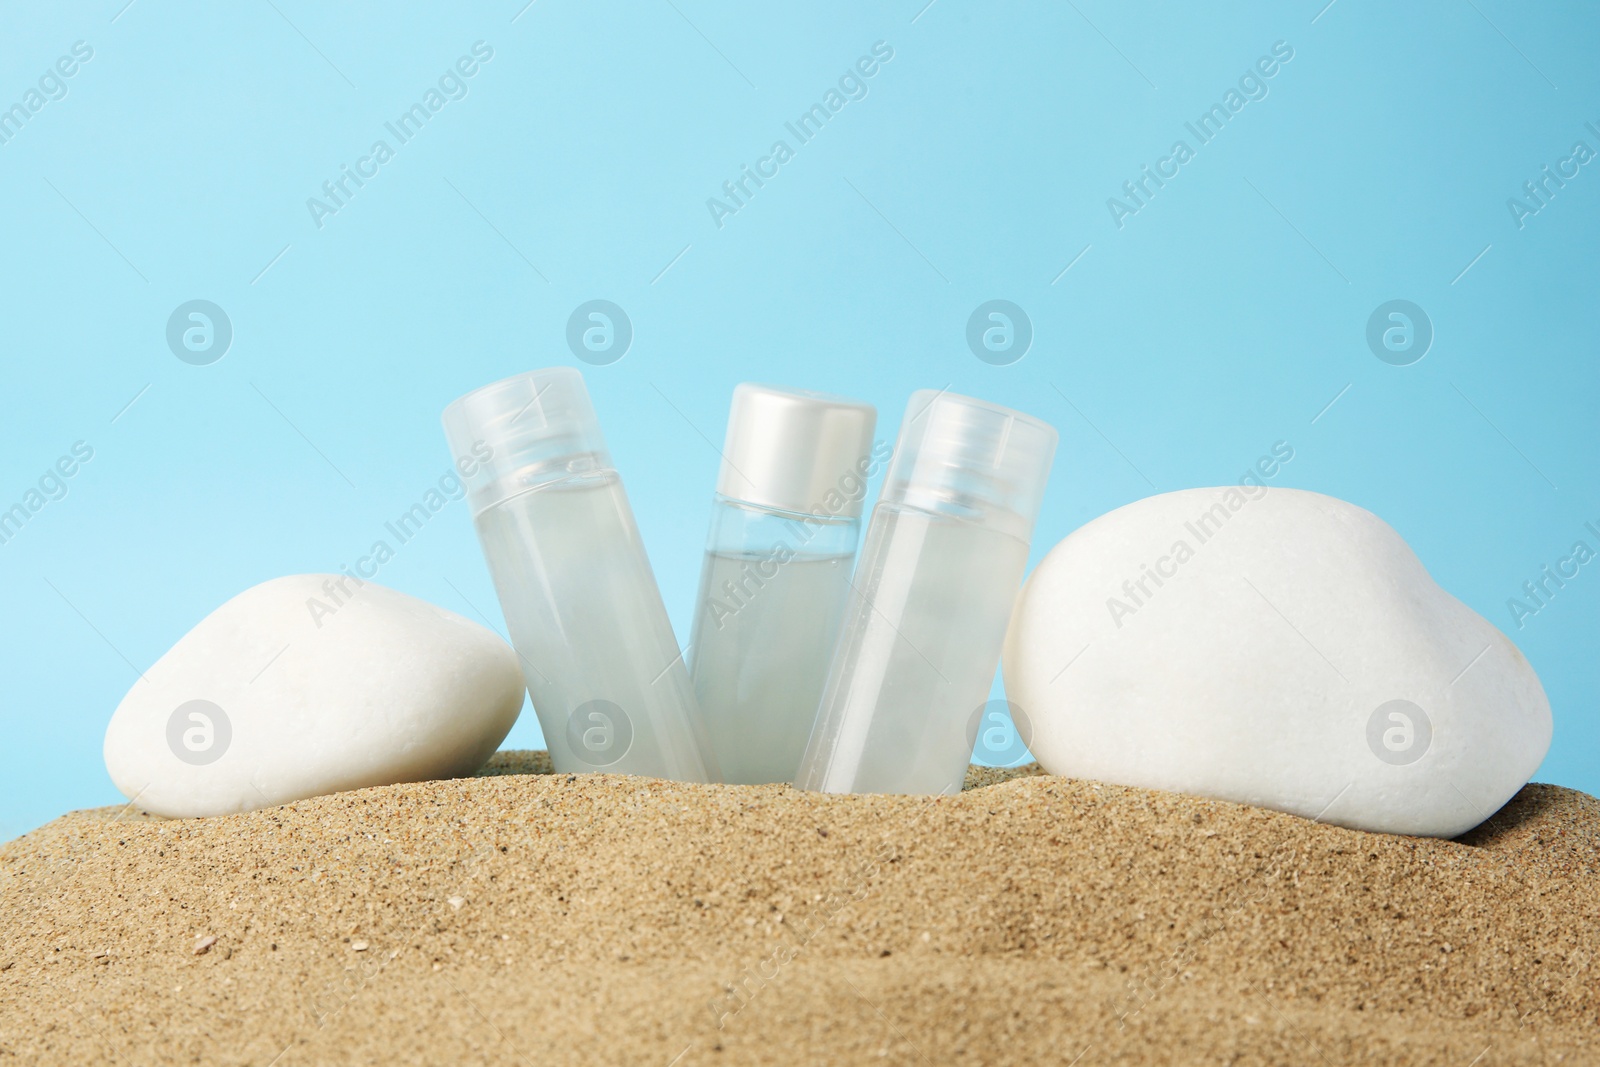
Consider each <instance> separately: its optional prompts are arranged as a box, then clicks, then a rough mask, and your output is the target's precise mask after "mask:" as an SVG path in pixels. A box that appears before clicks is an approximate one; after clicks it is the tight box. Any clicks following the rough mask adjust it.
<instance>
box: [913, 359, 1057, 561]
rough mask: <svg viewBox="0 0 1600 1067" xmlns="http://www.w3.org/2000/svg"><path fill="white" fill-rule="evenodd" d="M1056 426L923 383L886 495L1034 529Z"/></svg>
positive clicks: (1027, 532)
mask: <svg viewBox="0 0 1600 1067" xmlns="http://www.w3.org/2000/svg"><path fill="white" fill-rule="evenodd" d="M1056 438H1057V434H1056V431H1055V428H1054V427H1053V426H1051V425H1050V424H1049V423H1046V422H1042V421H1040V420H1039V419H1036V418H1033V417H1032V416H1030V415H1024V414H1022V412H1020V411H1012V410H1011V409H1010V408H1004V407H1001V406H1000V405H999V404H991V403H988V402H987V401H984V400H974V399H973V398H971V397H967V396H957V395H956V394H954V393H947V392H945V391H943V390H933V389H921V390H918V391H917V392H915V393H912V394H911V403H910V404H908V405H907V406H906V417H905V421H904V422H903V423H902V424H901V426H900V439H899V441H898V442H897V443H896V444H895V450H894V459H893V461H892V462H891V463H890V464H889V473H888V474H887V476H886V477H885V479H884V483H883V495H882V499H883V500H885V501H889V502H898V503H905V504H910V505H912V506H915V507H920V508H925V509H927V510H929V511H940V512H949V513H956V514H969V515H971V516H973V517H977V518H982V517H985V516H993V515H994V514H995V512H996V511H999V512H1000V513H1001V517H1003V516H1007V515H1009V516H1015V517H1016V518H1018V519H1020V520H1022V521H1021V524H1020V526H1021V529H1020V532H1021V536H1023V537H1028V536H1031V534H1032V530H1033V522H1034V519H1035V518H1037V517H1038V514H1039V505H1040V503H1041V502H1042V501H1043V499H1044V487H1045V482H1046V481H1048V480H1049V477H1050V463H1051V461H1052V460H1053V459H1054V458H1055V453H1056Z"/></svg>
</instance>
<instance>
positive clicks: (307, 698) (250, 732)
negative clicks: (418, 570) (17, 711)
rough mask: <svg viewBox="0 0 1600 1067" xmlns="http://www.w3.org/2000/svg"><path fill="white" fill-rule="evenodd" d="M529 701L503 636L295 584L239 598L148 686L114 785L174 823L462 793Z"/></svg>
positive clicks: (124, 725) (179, 648) (432, 614)
mask: <svg viewBox="0 0 1600 1067" xmlns="http://www.w3.org/2000/svg"><path fill="white" fill-rule="evenodd" d="M339 583H343V588H342V589H341V587H340V584H339ZM522 700H523V680H522V673H521V671H520V670H519V664H518V661H517V656H516V653H514V652H513V651H512V650H511V649H510V647H508V646H507V645H506V643H505V642H504V641H502V640H501V639H500V638H499V636H498V635H496V634H495V633H494V632H493V631H491V630H487V629H485V628H484V627H482V626H479V625H478V624H477V623H475V622H471V621H469V620H467V619H464V618H462V617H461V616H459V615H455V614H452V613H451V612H448V611H445V610H444V609H443V608H438V607H435V606H434V605H432V604H429V603H426V602H425V601H421V600H418V599H416V598H415V597H410V596H406V595H405V594H404V593H397V592H395V591H394V590H393V589H386V588H384V587H383V586H380V585H375V584H373V583H372V582H366V583H364V584H362V585H360V586H359V588H358V587H357V585H356V583H355V581H354V580H353V579H351V578H348V577H345V576H343V575H326V574H297V575H291V576H289V577H285V578H276V579H274V580H272V581H269V582H263V583H262V584H261V585H258V586H255V587H254V588H251V589H247V590H245V591H244V592H243V593H240V594H239V595H238V596H236V597H234V598H233V599H232V600H230V601H228V602H227V603H226V604H223V605H222V606H221V607H220V608H218V609H217V610H216V611H214V612H212V613H211V614H210V615H208V616H206V617H205V618H204V619H202V620H201V621H200V624H199V625H197V626H196V627H195V628H194V629H192V630H190V631H189V632H188V633H187V634H185V635H184V636H183V638H182V639H181V640H179V641H178V643H177V644H176V645H174V646H173V647H172V649H171V650H170V651H169V652H167V654H166V655H164V656H162V657H161V658H160V659H159V660H157V661H156V663H155V665H154V666H152V667H151V668H150V669H149V670H147V671H145V672H144V676H143V678H141V679H140V680H139V681H137V682H135V683H134V685H133V688H132V689H130V690H129V691H128V695H127V696H126V697H124V698H123V700H122V703H121V704H120V705H119V706H118V707H117V710H116V712H115V714H113V715H112V717H111V724H110V726H108V727H107V728H106V740H105V760H106V769H107V770H108V771H110V773H111V780H112V781H113V782H115V783H116V786H117V788H118V789H120V790H122V792H123V794H124V795H125V796H127V797H128V798H129V800H131V801H133V802H134V804H135V805H137V806H138V807H140V808H142V809H144V810H146V811H151V812H154V813H156V814H158V815H169V816H192V815H221V814H225V813H228V812H236V811H249V810H251V809H254V808H263V807H268V806H270V805H274V804H285V803H289V802H290V801H295V800H301V799H304V798H306V797H312V796H319V795H321V794H324V793H333V792H338V791H340V790H346V789H360V788H364V787H366V786H374V785H389V784H393V783H396V782H414V781H422V780H425V779H430V778H450V777H460V776H464V775H469V774H471V773H472V772H474V771H475V770H477V769H478V768H479V767H481V766H482V765H483V764H484V762H485V761H486V760H488V758H489V756H490V755H491V754H492V753H493V752H494V751H495V749H496V748H498V747H499V745H500V742H501V741H502V740H503V739H504V738H505V736H506V733H507V732H508V731H509V730H510V729H511V726H512V724H513V723H515V722H516V720H517V715H518V714H519V713H520V711H521V710H522ZM191 702H198V703H191Z"/></svg>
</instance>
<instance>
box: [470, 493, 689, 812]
mask: <svg viewBox="0 0 1600 1067" xmlns="http://www.w3.org/2000/svg"><path fill="white" fill-rule="evenodd" d="M474 522H475V525H476V526H477V531H478V537H479V541H480V543H481V544H482V546H483V552H484V556H485V558H486V559H487V560H488V563H489V570H490V573H491V575H492V577H493V579H494V585H495V590H496V592H497V593H498V595H499V598H500V606H501V608H502V610H503V611H504V612H505V617H506V625H507V626H508V627H509V629H510V633H511V643H512V645H513V646H514V647H515V648H516V650H517V653H518V658H519V659H521V661H522V668H523V675H524V677H525V678H526V679H527V683H528V692H529V694H530V696H531V697H532V699H533V707H534V712H535V713H536V714H537V715H538V717H539V725H540V727H541V729H542V730H543V731H544V737H545V743H546V745H547V746H548V747H549V750H550V759H551V762H552V763H553V764H554V766H555V769H556V770H557V771H559V772H580V771H605V772H610V773H618V774H638V775H648V776H651V777H657V778H672V779H677V780H679V781H695V782H705V781H713V780H715V777H716V774H715V770H714V768H712V767H708V766H707V763H706V760H705V756H704V753H705V751H706V749H705V748H704V746H705V740H706V739H705V736H704V727H703V725H702V724H701V722H700V720H699V712H698V709H697V707H696V705H695V700H694V693H693V689H692V687H691V685H690V683H689V676H688V670H687V668H686V667H685V665H684V663H683V658H682V656H681V654H680V653H679V651H678V645H677V640H676V638H675V637H674V636H673V633H672V624H671V622H670V621H669V620H668V618H667V611H666V606H665V605H664V604H663V603H662V600H661V594H660V591H659V589H658V587H657V585H656V581H655V577H654V574H653V573H652V571H651V569H650V561H649V559H648V557H647V556H646V555H645V551H644V544H643V542H642V541H641V539H640V537H639V531H638V527H637V525H636V524H635V523H634V518H633V512H632V509H631V508H630V507H629V505H628V499H627V495H626V493H625V492H624V491H623V487H622V480H621V478H620V477H619V476H618V474H617V472H616V471H615V470H611V469H609V468H600V469H595V470H589V471H585V472H582V473H577V474H571V475H568V476H567V477H564V478H560V479H558V480H555V481H551V482H548V483H545V484H542V485H537V486H535V487H533V488H530V489H527V490H525V491H523V492H519V493H516V494H515V495H511V496H509V497H507V498H505V499H503V500H499V501H498V502H496V503H493V504H491V505H490V506H488V507H487V508H485V509H484V510H482V511H481V512H479V513H478V515H477V516H476V518H475V519H474Z"/></svg>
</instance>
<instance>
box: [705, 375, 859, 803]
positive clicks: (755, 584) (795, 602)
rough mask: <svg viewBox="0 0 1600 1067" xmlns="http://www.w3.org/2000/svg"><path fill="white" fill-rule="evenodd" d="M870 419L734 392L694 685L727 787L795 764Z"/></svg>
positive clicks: (848, 536) (814, 396)
mask: <svg viewBox="0 0 1600 1067" xmlns="http://www.w3.org/2000/svg"><path fill="white" fill-rule="evenodd" d="M876 422H877V412H876V411H875V410H874V409H873V408H872V406H871V405H869V404H864V403H861V402H859V401H856V400H849V399H846V398H844V397H837V396H829V395H827V394H825V393H814V392H809V391H805V390H799V389H784V388H778V387H775V386H767V385H755V384H752V383H749V382H746V383H744V384H742V385H740V386H738V387H737V388H736V389H734V391H733V406H732V409H731V411H730V412H729V415H728V435H727V439H726V443H725V445H724V446H723V452H722V468H721V471H720V472H719V474H718V477H717V491H716V495H715V497H714V498H713V503H712V510H711V531H710V534H709V536H708V538H707V544H706V555H705V563H704V565H703V567H702V568H701V571H700V600H699V603H698V605H697V607H696V611H695V621H694V631H693V633H692V635H691V636H690V639H689V654H690V660H691V667H690V674H691V677H692V679H693V681H694V687H695V693H696V696H697V697H698V699H699V703H700V707H701V710H702V712H703V713H704V716H705V723H706V729H707V733H708V734H709V736H710V743H711V747H712V750H713V751H714V753H715V756H716V760H717V763H718V765H719V766H720V768H721V771H722V780H723V781H726V782H738V783H745V784H754V783H760V782H787V781H791V780H792V779H793V778H794V775H795V771H796V770H797V769H798V768H799V766H800V754H801V752H802V751H804V749H805V745H806V738H807V737H808V736H809V734H810V732H811V722H812V719H813V718H814V717H815V715H816V711H817V700H818V698H819V697H820V696H821V695H822V683H823V680H824V678H825V677H826V675H827V669H828V657H829V655H830V653H831V652H832V650H833V643H834V640H835V638H836V637H837V635H838V632H839V623H840V619H841V617H842V616H843V613H844V606H845V602H846V596H847V594H848V593H849V589H850V584H849V582H850V568H851V564H852V562H853V561H854V559H855V552H856V542H857V538H858V535H859V534H860V529H861V509H862V500H863V498H864V497H865V496H866V487H867V479H868V478H870V477H871V476H872V475H873V474H874V473H876V470H877V468H878V466H879V465H880V464H881V463H882V462H883V460H884V459H885V458H886V456H887V451H888V450H887V448H886V447H882V448H878V449H874V448H873V446H872V430H873V427H874V425H875V423H876Z"/></svg>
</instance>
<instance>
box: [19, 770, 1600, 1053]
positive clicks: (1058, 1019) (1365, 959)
mask: <svg viewBox="0 0 1600 1067" xmlns="http://www.w3.org/2000/svg"><path fill="white" fill-rule="evenodd" d="M1597 920H1600V801H1596V800H1595V798H1593V797H1589V796H1587V795H1585V794H1582V793H1577V792H1573V791H1571V790H1565V789H1560V788H1557V787H1552V786H1542V785H1530V786H1528V787H1527V788H1525V789H1524V790H1523V791H1522V792H1521V793H1519V794H1518V795H1517V797H1516V798H1514V799H1513V801H1512V802H1511V803H1510V804H1508V805H1507V807H1506V808H1505V809H1504V810H1502V811H1501V812H1500V813H1499V814H1497V815H1496V816H1495V818H1494V819H1492V820H1491V821H1490V822H1489V823H1487V824H1486V825H1485V826H1483V827H1480V828H1479V829H1478V830H1476V831H1474V832H1473V833H1471V834H1469V835H1467V836H1466V837H1465V838H1463V839H1461V840H1458V841H1434V840H1428V839H1418V838H1407V837H1394V836H1385V835H1375V834H1366V833H1361V832H1358V831H1351V830H1345V829H1341V828H1338V827H1332V826H1324V825H1319V824H1316V823H1312V822H1309V821H1307V820H1304V819H1299V818H1296V817H1293V816H1289V815H1283V814H1280V813H1275V812H1269V811H1263V810H1260V809H1253V808H1246V807H1241V806H1238V805H1233V804H1226V803H1221V802H1214V801H1206V800H1198V799H1194V798H1188V797H1182V796H1176V795H1173V794H1166V793H1158V792H1152V791H1147V790H1139V789H1131V788H1125V787H1119V786H1112V785H1104V784H1100V783H1095V782H1088V781H1080V780H1074V779H1064V778H1056V777H1051V776H1047V775H1043V774H1041V773H1039V771H1038V768H1037V767H1033V766H1030V767H1028V768H1023V769H1020V770H1017V771H989V770H982V769H978V768H974V769H973V772H972V773H971V774H969V777H968V788H967V789H966V790H965V791H964V792H962V793H961V794H960V795H958V796H953V797H943V798H937V799H930V798H920V797H835V796H823V795H818V794H810V793H803V792H799V791H796V790H794V789H791V788H789V787H787V786H758V787H749V786H698V785H685V784H679V783H671V782H662V781H656V780H650V779H639V778H627V777H622V776H608V775H556V774H552V773H549V766H548V761H547V760H546V758H545V757H544V755H543V753H502V754H500V755H498V756H497V757H496V758H495V760H494V761H493V762H492V763H491V765H490V767H489V768H487V769H486V772H485V773H484V774H483V775H481V776H479V777H477V778H473V779H462V780H455V781H447V782H427V783H418V784H414V785H402V786H391V787H385V788H379V789H367V790H361V791H357V792H353V793H345V794H340V795H336V796H331V797H321V798H317V799H315V800H309V801H302V802H300V803H297V804H292V805H287V806H285V807H281V808H273V809H268V810H265V811H260V812H252V813H248V814H243V815H235V816H226V817H222V818H216V819H188V820H175V821H164V820H158V819H153V818H150V817H146V816H142V815H140V814H139V813H137V812H136V811H134V810H132V809H128V808H121V809H118V808H112V809H98V810H94V811H85V812H75V813H72V814H70V815H67V816H64V817H62V818H61V819H58V820H56V821H55V822H53V823H51V824H49V825H48V826H46V827H43V828H41V829H40V830H38V831H35V832H34V833H31V834H28V835H26V836H24V837H22V838H19V839H17V840H16V841H13V842H10V843H8V844H6V845H5V846H3V847H0V1062H4V1061H6V1060H8V1059H15V1061H16V1062H18V1063H98V1062H105V1063H120V1064H128V1063H136V1064H153V1063H178V1062H185V1063H190V1062H204V1063H237V1064H247V1063H248V1064H262V1065H265V1064H274V1063H276V1064H283V1065H288V1064H295V1063H306V1064H312V1063H345V1062H357V1063H365V1062H380V1061H382V1062H402V1063H457V1062H463V1063H479V1062H482V1063H538V1064H544V1063H585V1064H592V1063H628V1064H661V1065H663V1067H665V1065H667V1064H669V1063H671V1064H677V1065H679V1067H690V1065H693V1064H706V1063H771V1064H790V1063H818V1064H823V1063H827V1064H836V1063H849V1062H857V1061H861V1060H870V1061H872V1062H888V1063H908V1064H910V1063H918V1064H925V1063H946V1062H951V1061H958V1062H970V1063H1018V1064H1021V1063H1040V1062H1053V1063H1072V1062H1074V1058H1075V1057H1077V1058H1078V1059H1077V1061H1076V1062H1078V1063H1079V1064H1081V1065H1083V1067H1088V1065H1090V1064H1096V1063H1194V1062H1207V1063H1211V1062H1219V1063H1239V1064H1247V1063H1311V1064H1317V1063H1331V1064H1341V1063H1352V1062H1364V1063H1371V1062H1376V1063H1440V1064H1454V1065H1458V1067H1465V1065H1466V1064H1469V1063H1473V1062H1476V1063H1477V1064H1479V1065H1482V1067H1487V1065H1488V1064H1494V1063H1546V1062H1549V1063H1592V1062H1600V1036H1597V1035H1600V958H1597V957H1600V953H1597V949H1600V921H1597ZM210 938H214V939H215V940H214V941H209V942H207V941H206V940H205V939H210ZM197 947H198V949H199V950H198V951H197ZM1475 1058H1476V1060H1475Z"/></svg>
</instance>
